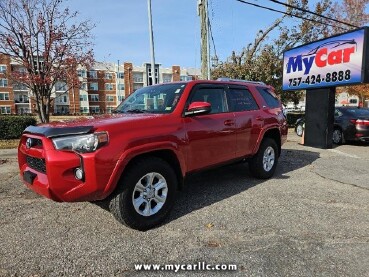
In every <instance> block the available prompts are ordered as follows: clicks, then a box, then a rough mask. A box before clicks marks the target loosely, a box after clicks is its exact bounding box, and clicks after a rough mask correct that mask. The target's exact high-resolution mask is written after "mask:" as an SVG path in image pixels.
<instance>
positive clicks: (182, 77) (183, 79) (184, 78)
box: [180, 75, 192, 82]
mask: <svg viewBox="0 0 369 277" xmlns="http://www.w3.org/2000/svg"><path fill="white" fill-rule="evenodd" d="M180 80H181V81H183V82H185V81H191V80H192V76H188V75H181V76H180Z"/></svg>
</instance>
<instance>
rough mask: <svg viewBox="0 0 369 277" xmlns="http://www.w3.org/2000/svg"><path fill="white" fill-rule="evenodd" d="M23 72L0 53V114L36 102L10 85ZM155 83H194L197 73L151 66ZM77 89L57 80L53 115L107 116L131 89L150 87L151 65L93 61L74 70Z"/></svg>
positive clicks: (31, 108)
mask: <svg viewBox="0 0 369 277" xmlns="http://www.w3.org/2000/svg"><path fill="white" fill-rule="evenodd" d="M22 70H24V69H23V68H22V67H21V66H20V65H19V64H17V63H15V62H13V61H12V60H11V58H10V57H9V56H6V55H1V54H0V114H32V113H35V110H36V103H35V100H34V97H33V96H32V94H31V92H30V91H29V90H28V89H27V87H25V86H24V85H21V84H12V82H11V79H10V78H9V76H10V75H11V73H12V71H22ZM154 72H155V77H156V83H167V82H176V81H187V80H196V79H198V78H199V76H200V70H199V69H195V68H181V67H180V66H172V67H171V68H164V67H162V66H161V65H160V64H156V65H155V70H154ZM76 75H77V76H78V79H79V81H80V85H79V87H77V86H70V85H69V84H68V83H66V82H64V81H63V80H60V81H58V82H57V83H56V85H55V89H54V92H53V94H52V99H53V107H52V110H51V112H52V113H53V114H99V113H111V112H112V110H113V109H114V108H115V107H116V106H117V105H119V104H120V103H121V102H122V101H123V100H124V99H125V98H126V97H128V96H129V95H130V94H131V93H132V92H134V91H135V90H137V89H139V88H141V87H144V86H148V85H151V64H149V63H145V64H143V65H142V66H135V65H133V64H132V63H130V62H124V63H123V64H120V65H118V64H115V63H101V62H97V63H95V65H94V66H93V67H92V68H89V69H85V68H78V69H77V72H76Z"/></svg>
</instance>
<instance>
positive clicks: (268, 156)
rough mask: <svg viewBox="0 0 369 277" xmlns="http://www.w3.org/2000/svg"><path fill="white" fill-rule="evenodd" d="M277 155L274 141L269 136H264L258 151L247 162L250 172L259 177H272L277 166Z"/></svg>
mask: <svg viewBox="0 0 369 277" xmlns="http://www.w3.org/2000/svg"><path fill="white" fill-rule="evenodd" d="M278 156H279V155H278V147H277V144H276V142H275V141H274V140H273V139H271V138H264V140H263V142H262V143H261V145H260V148H259V151H258V152H257V153H256V154H255V156H254V157H253V158H252V159H251V161H250V162H249V167H250V171H251V174H252V175H253V176H255V177H256V178H260V179H268V178H270V177H272V176H273V174H274V171H275V169H276V167H277V163H278Z"/></svg>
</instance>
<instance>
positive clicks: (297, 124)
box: [295, 117, 305, 137]
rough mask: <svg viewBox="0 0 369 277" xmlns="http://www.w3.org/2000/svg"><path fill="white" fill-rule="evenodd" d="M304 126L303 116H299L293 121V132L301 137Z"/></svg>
mask: <svg viewBox="0 0 369 277" xmlns="http://www.w3.org/2000/svg"><path fill="white" fill-rule="evenodd" d="M304 128H305V117H300V118H299V119H297V120H296V122H295V132H296V134H297V135H298V136H299V137H301V136H302V134H303V132H304Z"/></svg>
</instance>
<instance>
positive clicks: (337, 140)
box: [332, 128, 343, 144]
mask: <svg viewBox="0 0 369 277" xmlns="http://www.w3.org/2000/svg"><path fill="white" fill-rule="evenodd" d="M332 140H333V143H334V144H342V143H343V133H342V130H341V129H339V128H335V129H334V130H333V135H332Z"/></svg>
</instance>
